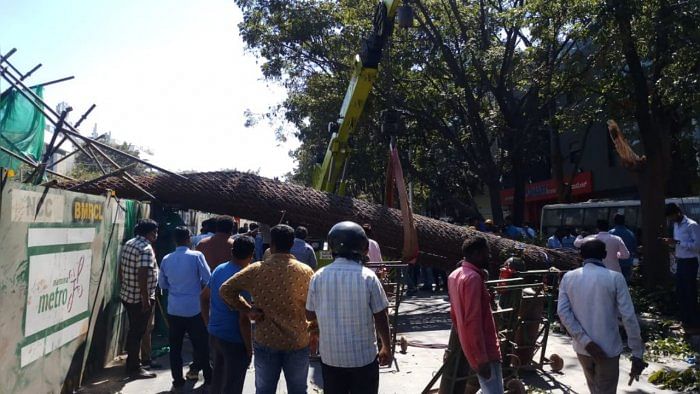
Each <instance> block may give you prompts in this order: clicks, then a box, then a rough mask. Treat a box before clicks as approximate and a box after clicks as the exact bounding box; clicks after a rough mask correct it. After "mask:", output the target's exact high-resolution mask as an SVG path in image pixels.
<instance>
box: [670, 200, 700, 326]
mask: <svg viewBox="0 0 700 394" xmlns="http://www.w3.org/2000/svg"><path fill="white" fill-rule="evenodd" d="M666 216H667V217H668V218H669V219H670V220H671V222H672V223H673V238H664V241H665V242H666V244H668V245H669V246H671V247H675V256H676V294H677V297H678V304H679V306H680V308H679V315H680V316H679V317H680V319H681V322H682V323H683V326H684V327H685V329H686V332H688V333H691V332H692V333H696V332H698V331H699V330H698V329H699V328H700V321H699V320H700V317H698V281H697V277H698V255H700V226H698V223H697V222H695V221H694V220H692V219H690V218H688V217H687V216H685V215H684V214H683V211H682V210H681V208H680V207H679V206H678V205H676V204H674V203H671V204H668V205H666Z"/></svg>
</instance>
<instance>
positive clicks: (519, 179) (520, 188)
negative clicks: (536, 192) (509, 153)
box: [511, 148, 525, 226]
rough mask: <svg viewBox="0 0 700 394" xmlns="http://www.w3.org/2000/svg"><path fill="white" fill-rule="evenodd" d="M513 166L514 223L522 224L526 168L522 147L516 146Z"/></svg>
mask: <svg viewBox="0 0 700 394" xmlns="http://www.w3.org/2000/svg"><path fill="white" fill-rule="evenodd" d="M511 164H512V166H513V169H512V175H513V212H511V215H512V216H513V223H514V224H515V225H516V226H522V225H523V221H524V220H525V174H524V171H525V169H524V168H523V160H522V153H521V150H520V148H515V152H514V155H513V157H512V160H511Z"/></svg>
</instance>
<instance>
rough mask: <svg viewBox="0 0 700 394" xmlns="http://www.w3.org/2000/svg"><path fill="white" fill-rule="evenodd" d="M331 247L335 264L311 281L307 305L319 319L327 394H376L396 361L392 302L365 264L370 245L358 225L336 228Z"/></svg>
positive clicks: (311, 315)
mask: <svg viewBox="0 0 700 394" xmlns="http://www.w3.org/2000/svg"><path fill="white" fill-rule="evenodd" d="M328 243H329V244H330V247H331V250H332V252H333V257H334V258H335V260H334V261H333V263H331V264H330V265H328V266H326V267H323V268H321V269H320V270H319V271H318V272H316V274H314V276H313V278H311V284H310V285H309V296H308V298H307V301H306V316H307V318H308V319H309V320H310V321H312V324H313V322H314V321H315V320H317V319H318V327H319V332H320V349H319V350H320V354H321V367H322V373H323V392H324V393H326V394H376V393H377V392H378V391H379V365H380V364H381V365H389V364H390V363H391V345H390V338H389V337H390V335H389V319H388V314H387V308H388V306H389V301H388V300H387V298H386V294H385V293H384V288H383V287H382V284H381V282H380V281H379V278H377V275H375V274H374V271H372V270H371V269H369V268H366V267H363V266H362V258H363V257H364V256H365V255H366V254H367V250H368V247H369V243H368V239H367V235H366V234H365V231H364V230H363V229H362V227H360V225H359V224H357V223H353V222H340V223H338V224H336V225H335V226H333V228H331V231H330V232H329V233H328ZM375 329H376V331H377V332H379V336H380V337H381V340H382V343H381V350H380V351H379V354H377V336H376V334H375ZM314 331H315V330H314ZM315 334H316V333H315V332H314V333H312V335H315ZM313 342H314V341H312V343H313Z"/></svg>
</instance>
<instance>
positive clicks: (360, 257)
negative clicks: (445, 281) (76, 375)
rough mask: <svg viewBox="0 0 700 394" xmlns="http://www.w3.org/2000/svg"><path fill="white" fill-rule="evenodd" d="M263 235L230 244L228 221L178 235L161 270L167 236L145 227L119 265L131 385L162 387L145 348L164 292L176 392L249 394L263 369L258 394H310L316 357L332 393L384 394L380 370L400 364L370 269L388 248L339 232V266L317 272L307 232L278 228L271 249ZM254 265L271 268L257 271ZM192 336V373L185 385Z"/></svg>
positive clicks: (354, 228)
mask: <svg viewBox="0 0 700 394" xmlns="http://www.w3.org/2000/svg"><path fill="white" fill-rule="evenodd" d="M366 228H367V230H368V231H369V230H370V227H369V226H366ZM259 229H260V226H257V225H256V226H249V230H248V231H246V232H245V233H241V234H237V235H233V234H235V233H237V231H236V224H235V222H234V221H233V219H232V218H231V217H229V216H220V217H217V218H216V219H213V220H207V221H205V222H204V223H203V225H202V230H201V234H198V235H195V236H192V235H191V234H190V231H189V229H188V228H187V227H184V226H182V227H177V228H175V230H174V231H173V235H174V240H175V243H176V245H177V246H176V249H175V250H174V251H173V252H172V253H170V254H168V255H166V256H165V257H164V258H163V260H162V262H161V263H160V266H158V264H157V263H156V259H155V253H154V251H153V247H152V244H153V243H154V242H155V240H156V239H157V237H158V224H157V223H156V222H155V221H153V220H150V219H143V220H141V221H139V223H138V224H137V226H136V228H135V231H134V232H135V237H134V238H132V239H130V240H129V241H127V242H126V243H125V245H124V247H123V250H122V257H121V263H120V273H121V293H120V294H121V299H122V302H123V303H124V305H125V308H126V310H127V315H128V319H129V331H128V334H127V345H126V350H127V353H128V356H127V365H126V370H127V373H128V374H129V375H130V376H131V377H132V378H152V377H155V374H154V373H153V372H152V371H150V370H149V369H147V367H148V365H146V363H145V361H146V360H142V359H141V356H143V355H144V353H142V352H140V347H141V342H142V340H144V338H145V336H147V335H149V333H148V332H147V330H146V326H147V322H148V321H149V320H150V319H152V316H153V307H154V305H155V302H156V290H157V288H160V289H162V290H165V291H167V316H166V318H167V322H168V337H169V338H168V339H169V344H170V368H171V374H172V386H173V389H174V390H175V391H177V390H179V389H180V388H182V387H183V386H184V385H185V383H186V380H187V379H191V380H197V379H199V374H200V373H202V375H203V378H204V384H205V385H206V386H207V387H208V388H209V392H211V393H241V392H242V390H243V385H244V382H245V376H246V370H247V369H248V367H249V365H250V363H251V361H252V360H254V366H255V387H256V393H262V394H265V393H275V392H276V391H277V385H278V382H279V378H280V376H281V374H282V373H284V378H285V381H286V384H287V392H289V393H291V394H295V393H306V392H307V379H308V370H309V356H310V354H316V353H318V354H319V355H320V357H321V366H322V374H323V381H324V387H325V391H326V392H328V393H344V392H352V393H372V392H375V393H376V392H378V387H379V366H380V365H388V364H389V363H391V360H392V354H391V350H390V345H389V341H390V339H389V338H390V336H389V319H388V311H387V308H388V305H389V302H388V299H387V297H386V294H385V292H384V288H383V286H382V284H381V282H380V280H379V279H378V278H377V276H376V274H375V273H374V271H372V270H371V269H369V268H366V267H364V266H363V264H362V263H363V262H366V261H368V260H370V259H371V258H372V257H370V255H373V256H374V258H381V251H380V250H379V245H378V244H377V243H376V242H375V241H374V240H372V239H371V238H368V237H367V234H366V232H365V229H363V228H362V227H361V226H359V225H357V224H355V223H352V222H341V223H338V224H337V225H335V226H334V227H333V228H331V230H330V232H329V233H328V243H329V245H330V248H331V251H332V253H333V257H334V261H333V262H332V263H331V264H329V265H328V266H326V267H324V268H322V269H319V270H318V271H316V272H314V269H315V268H317V261H316V256H315V253H314V251H313V248H312V247H311V246H310V245H309V244H307V243H306V242H305V238H306V236H307V235H308V231H307V230H306V229H305V228H304V227H301V226H300V227H297V228H296V229H293V228H291V227H290V226H287V225H284V224H280V225H277V226H274V227H272V228H271V229H270V231H269V232H270V234H269V244H267V243H265V242H264V241H265V239H264V238H263V235H262V234H261V232H260V231H259ZM195 244H196V246H195V247H194V248H193V245H195ZM263 248H265V249H266V250H265V251H262V250H261V249H263ZM256 255H257V256H263V260H262V261H255V260H256ZM264 256H266V257H264ZM254 261H255V262H254ZM252 325H254V327H255V329H254V333H253V330H252V329H251V326H252ZM321 332H323V335H319V334H320V333H321ZM185 335H187V337H189V339H190V341H191V343H192V350H193V357H192V359H193V362H192V364H191V365H190V367H189V371H188V372H187V373H186V374H184V375H183V357H182V351H183V341H184V338H185ZM377 335H378V336H379V339H380V341H379V342H378V341H377ZM253 354H255V357H254V358H253Z"/></svg>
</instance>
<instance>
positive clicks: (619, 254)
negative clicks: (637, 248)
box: [574, 220, 630, 272]
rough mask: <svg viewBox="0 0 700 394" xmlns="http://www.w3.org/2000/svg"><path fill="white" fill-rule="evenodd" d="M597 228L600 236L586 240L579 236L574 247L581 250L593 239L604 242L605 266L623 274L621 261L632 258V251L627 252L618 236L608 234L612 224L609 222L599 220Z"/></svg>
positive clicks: (586, 238) (596, 235) (595, 235)
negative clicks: (582, 246)
mask: <svg viewBox="0 0 700 394" xmlns="http://www.w3.org/2000/svg"><path fill="white" fill-rule="evenodd" d="M596 228H597V229H598V234H594V235H589V236H587V237H585V238H584V237H582V236H580V235H579V236H578V237H577V238H576V240H575V241H574V246H575V247H577V248H580V247H581V245H583V244H585V243H586V242H588V241H590V240H593V239H597V240H600V241H603V243H604V244H605V250H606V251H607V254H606V256H605V258H604V259H603V264H605V267H607V268H608V269H610V270H613V271H615V272H622V269H621V268H620V259H626V258H629V257H630V251H629V250H627V246H625V242H624V241H622V238H620V237H618V236H617V235H612V234H610V233H609V232H608V231H609V230H610V224H609V223H608V221H607V220H598V222H597V223H596Z"/></svg>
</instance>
